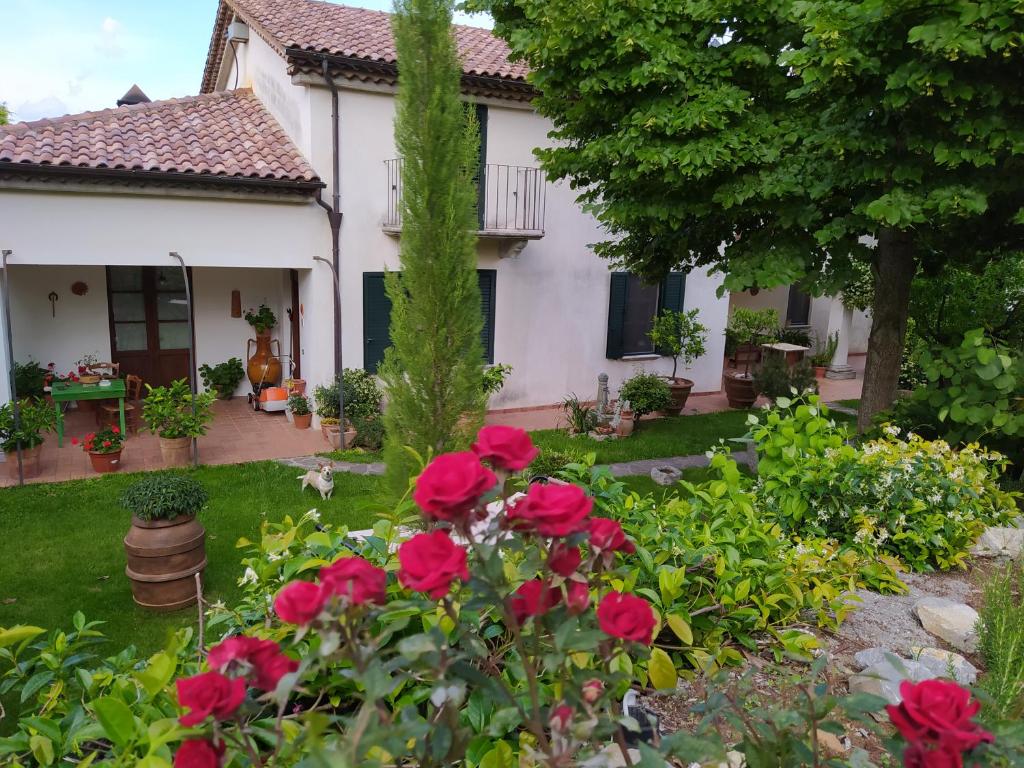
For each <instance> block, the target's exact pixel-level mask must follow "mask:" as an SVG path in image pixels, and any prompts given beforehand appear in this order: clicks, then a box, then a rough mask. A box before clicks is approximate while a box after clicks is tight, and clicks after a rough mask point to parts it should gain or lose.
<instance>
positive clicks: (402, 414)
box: [380, 0, 484, 485]
mask: <svg viewBox="0 0 1024 768" xmlns="http://www.w3.org/2000/svg"><path fill="white" fill-rule="evenodd" d="M451 18H452V3H451V1H450V0H396V3H395V15H394V18H393V28H394V33H395V45H396V50H397V54H398V68H399V74H398V102H397V115H396V118H395V142H396V144H397V147H398V153H399V157H400V158H401V160H402V172H401V180H402V201H401V206H402V209H401V213H402V235H401V253H400V259H401V272H400V273H398V274H396V273H389V274H388V275H387V277H386V286H387V294H388V297H389V298H390V299H391V342H392V346H391V347H390V348H389V349H388V350H387V352H386V353H385V356H384V363H383V365H382V367H381V370H380V375H381V378H382V379H383V380H384V383H385V384H386V386H387V392H388V407H387V409H386V412H385V414H384V424H385V427H386V430H387V433H386V441H385V459H386V461H387V464H388V467H389V474H390V475H391V476H392V479H393V480H394V481H395V482H396V483H399V484H403V485H404V483H405V482H406V480H407V478H408V477H409V475H410V474H411V472H412V471H413V470H414V469H415V467H414V463H413V461H412V460H411V456H410V454H409V453H408V451H407V450H406V449H407V448H412V449H413V450H415V451H417V452H418V453H420V455H422V456H424V457H425V456H426V455H427V454H429V453H434V454H436V453H438V452H441V451H445V450H450V449H452V448H455V447H459V446H460V445H465V444H466V442H467V440H468V435H467V434H464V433H465V432H468V430H469V429H471V428H472V427H473V426H475V424H476V423H478V422H479V421H480V419H481V417H482V414H483V408H484V400H483V395H482V382H481V376H482V370H483V351H482V347H481V343H480V330H481V325H482V319H481V312H480V288H479V285H478V282H477V275H476V235H475V234H474V231H475V230H476V211H475V204H476V190H475V185H474V181H473V175H474V173H475V171H476V169H477V152H478V147H479V136H478V129H477V126H476V122H475V120H474V118H473V116H472V113H471V112H470V111H469V110H468V109H467V107H466V105H465V104H463V103H462V102H461V101H460V99H459V93H460V91H459V82H460V78H461V74H462V67H461V65H460V62H459V58H458V54H457V51H456V47H455V39H454V36H453V32H452V26H451ZM465 415H471V418H469V419H466V418H463V417H464V416H465Z"/></svg>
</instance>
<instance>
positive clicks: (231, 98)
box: [0, 89, 319, 183]
mask: <svg viewBox="0 0 1024 768" xmlns="http://www.w3.org/2000/svg"><path fill="white" fill-rule="evenodd" d="M0 165H2V166H3V167H4V170H7V171H10V170H12V169H16V170H24V171H30V170H33V169H36V170H40V169H48V170H58V169H62V168H63V169H93V170H101V169H102V170H108V171H123V172H125V173H129V172H149V173H160V174H193V175H195V176H197V177H203V176H205V177H218V178H221V179H239V180H243V179H244V180H264V181H268V182H271V181H275V182H298V183H310V182H318V181H319V180H318V179H317V176H316V173H315V172H314V171H313V169H312V167H311V166H310V165H309V163H308V162H306V160H305V158H304V157H303V156H302V154H301V153H300V152H299V150H298V148H297V147H296V146H295V145H294V144H293V143H292V141H291V140H290V139H289V138H288V135H287V134H286V133H285V132H284V130H283V129H282V128H281V126H280V125H279V124H278V123H277V121H276V120H274V118H273V117H272V116H271V114H270V113H269V112H267V110H266V109H265V108H264V107H263V105H262V104H260V102H259V100H258V99H257V98H256V97H255V96H254V95H253V94H252V91H250V90H247V89H240V90H235V91H221V92H218V93H210V94H202V95H199V96H189V97H186V98H181V99H170V100H167V101H153V102H149V103H144V104H134V105H127V106H123V107H118V108H116V109H105V110H101V111H98V112H83V113H81V114H77V115H65V116H64V117H58V118H53V119H46V120H36V121H33V122H29V123H14V124H12V125H6V126H0Z"/></svg>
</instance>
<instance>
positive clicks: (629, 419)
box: [617, 385, 671, 437]
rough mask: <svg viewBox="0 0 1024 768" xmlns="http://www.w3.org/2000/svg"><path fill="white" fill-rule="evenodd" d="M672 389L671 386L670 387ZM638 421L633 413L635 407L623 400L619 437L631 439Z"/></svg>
mask: <svg viewBox="0 0 1024 768" xmlns="http://www.w3.org/2000/svg"><path fill="white" fill-rule="evenodd" d="M669 386H670V387H671V385H669ZM635 421H636V414H635V413H633V406H631V405H630V404H629V401H628V400H623V401H622V403H621V404H620V407H619V427H618V430H617V432H618V434H619V437H629V436H630V435H632V434H633V427H634V425H635Z"/></svg>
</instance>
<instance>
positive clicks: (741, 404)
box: [723, 371, 757, 408]
mask: <svg viewBox="0 0 1024 768" xmlns="http://www.w3.org/2000/svg"><path fill="white" fill-rule="evenodd" d="M723 380H724V382H725V396H726V398H727V399H728V400H729V407H730V408H750V407H751V406H752V405H753V404H754V401H755V400H757V390H756V389H754V377H753V376H751V377H749V378H746V377H744V376H743V374H741V373H737V372H736V371H726V372H725V377H724V379H723Z"/></svg>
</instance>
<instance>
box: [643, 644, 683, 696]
mask: <svg viewBox="0 0 1024 768" xmlns="http://www.w3.org/2000/svg"><path fill="white" fill-rule="evenodd" d="M647 674H648V675H649V676H650V678H651V685H653V686H654V687H655V688H667V689H674V688H675V687H676V683H677V682H678V680H679V677H678V675H676V666H675V664H673V663H672V657H671V656H669V655H668V654H667V653H665V651H663V650H662V649H661V648H652V649H651V659H650V661H649V662H647Z"/></svg>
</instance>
